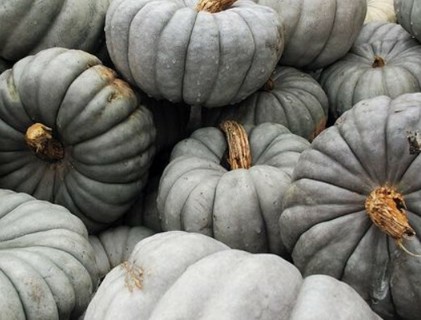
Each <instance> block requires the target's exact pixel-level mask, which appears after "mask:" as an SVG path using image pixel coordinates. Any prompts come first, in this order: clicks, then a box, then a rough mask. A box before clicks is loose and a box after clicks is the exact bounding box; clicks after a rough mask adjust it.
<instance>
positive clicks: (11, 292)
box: [0, 189, 98, 320]
mask: <svg viewBox="0 0 421 320" xmlns="http://www.w3.org/2000/svg"><path fill="white" fill-rule="evenodd" d="M0 203H1V206H0V230H1V232H0V270H1V272H0V292H1V299H0V312H1V316H0V317H1V318H2V319H28V320H29V319H51V320H53V319H57V320H58V319H75V318H77V317H78V316H79V315H81V314H82V313H83V312H84V311H85V309H86V307H87V306H88V303H89V301H90V299H91V297H92V295H93V292H94V291H95V290H96V288H97V285H98V274H97V267H96V264H95V255H94V251H93V248H92V246H91V245H90V243H89V241H88V233H87V230H86V228H85V226H84V225H83V223H82V221H81V220H80V219H78V218H77V217H76V216H74V215H72V214H71V213H70V212H69V211H68V210H67V209H66V208H64V207H62V206H59V205H55V204H52V203H49V202H47V201H41V200H37V199H35V198H34V197H32V196H30V195H28V194H25V193H16V192H13V191H11V190H6V189H0Z"/></svg>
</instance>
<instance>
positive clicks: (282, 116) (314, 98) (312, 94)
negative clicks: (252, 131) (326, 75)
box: [202, 66, 328, 140]
mask: <svg viewBox="0 0 421 320" xmlns="http://www.w3.org/2000/svg"><path fill="white" fill-rule="evenodd" d="M202 113H203V116H202V120H203V125H204V126H216V125H217V124H218V123H220V122H221V121H222V120H236V121H238V122H240V123H242V124H250V125H258V124H261V123H264V122H273V123H279V124H282V125H284V126H285V127H287V128H288V129H289V130H290V131H291V132H292V133H294V134H296V135H299V136H301V137H304V138H306V139H308V140H312V139H313V138H314V137H315V136H317V135H318V134H319V132H320V131H322V130H323V129H324V128H325V126H326V121H327V114H328V99H327V96H326V94H325V92H324V91H323V89H322V87H321V86H320V84H319V83H318V82H317V81H316V80H314V79H313V77H311V76H310V75H309V74H306V73H304V72H302V71H300V70H298V69H295V68H292V67H284V66H278V67H276V68H275V70H274V72H273V73H272V75H271V77H270V78H269V80H268V81H267V83H266V84H265V85H264V86H263V87H262V88H261V89H260V90H258V91H257V92H255V93H253V94H252V95H250V96H249V97H248V98H247V99H245V100H244V101H241V102H240V103H238V104H235V105H233V106H225V107H223V108H212V109H209V108H203V112H202Z"/></svg>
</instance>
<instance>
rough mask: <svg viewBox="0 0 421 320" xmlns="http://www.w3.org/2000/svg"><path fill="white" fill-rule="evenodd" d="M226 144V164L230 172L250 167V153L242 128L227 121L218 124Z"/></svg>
mask: <svg viewBox="0 0 421 320" xmlns="http://www.w3.org/2000/svg"><path fill="white" fill-rule="evenodd" d="M220 128H221V130H222V131H223V132H224V133H225V136H226V138H227V143H228V164H229V165H230V167H231V170H235V169H248V168H250V167H251V151H250V145H249V141H248V137H247V132H246V130H245V129H244V127H243V126H242V125H241V124H239V123H238V122H235V121H231V120H227V121H224V122H222V123H221V124H220Z"/></svg>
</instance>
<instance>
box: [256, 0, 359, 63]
mask: <svg viewBox="0 0 421 320" xmlns="http://www.w3.org/2000/svg"><path fill="white" fill-rule="evenodd" d="M254 1H255V2H256V3H258V4H261V5H266V6H268V7H270V8H273V9H274V10H275V11H276V12H278V14H279V15H280V17H281V18H282V21H283V22H284V25H285V49H284V52H283V54H282V57H281V60H280V64H281V65H288V66H292V67H297V68H305V69H308V70H316V69H319V68H323V67H325V66H327V65H329V64H331V63H332V62H334V61H336V60H337V59H339V58H341V57H342V56H344V55H345V54H346V53H347V52H348V50H349V49H350V48H351V46H352V43H353V42H354V40H355V38H356V37H357V35H358V33H359V32H360V29H361V27H362V25H363V23H364V19H365V16H366V12H367V0H353V1H349V0H311V1H310V0H254Z"/></svg>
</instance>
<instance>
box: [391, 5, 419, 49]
mask: <svg viewBox="0 0 421 320" xmlns="http://www.w3.org/2000/svg"><path fill="white" fill-rule="evenodd" d="M394 7H395V11H396V17H397V20H398V23H399V24H400V25H402V27H403V28H404V29H405V30H406V31H408V32H409V33H410V34H411V35H413V36H414V37H415V38H417V40H418V41H421V18H420V17H421V1H419V0H394Z"/></svg>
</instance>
